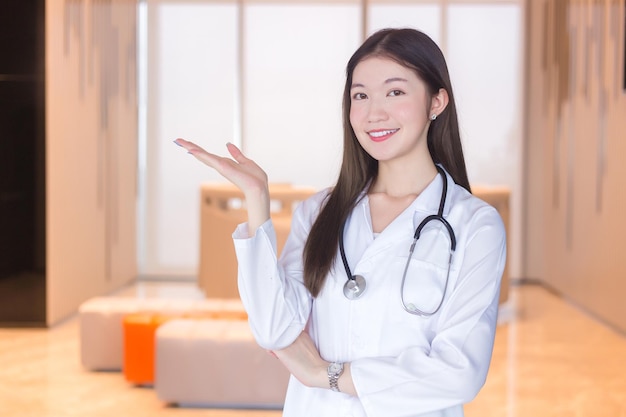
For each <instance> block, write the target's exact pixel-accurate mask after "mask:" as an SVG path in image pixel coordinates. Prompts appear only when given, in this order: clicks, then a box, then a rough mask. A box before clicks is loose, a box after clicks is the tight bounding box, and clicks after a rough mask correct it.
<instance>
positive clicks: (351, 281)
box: [339, 165, 456, 316]
mask: <svg viewBox="0 0 626 417" xmlns="http://www.w3.org/2000/svg"><path fill="white" fill-rule="evenodd" d="M436 168H437V171H438V172H439V174H440V175H441V177H442V179H443V190H442V192H441V199H440V201H439V209H438V210H437V214H431V215H429V216H427V217H426V218H424V219H423V220H422V221H421V222H420V224H419V225H418V226H417V228H416V229H415V233H414V234H413V242H412V243H411V247H410V248H409V256H408V258H407V262H406V265H405V266H404V271H403V273H402V282H401V284H400V301H401V303H402V307H403V308H404V310H406V311H407V312H408V313H410V314H414V315H418V316H432V315H433V314H435V313H437V312H438V311H439V309H440V308H441V306H442V305H443V300H444V299H445V296H446V291H447V288H448V281H449V279H450V268H451V265H452V255H453V253H454V251H455V250H456V236H455V233H454V229H453V228H452V226H451V225H450V223H449V222H448V221H447V220H446V219H445V218H444V217H443V210H444V207H445V204H446V196H447V193H448V178H447V177H446V173H445V171H444V170H443V168H442V167H440V166H439V165H436ZM434 220H436V221H439V222H440V223H441V224H443V225H444V227H445V228H446V230H447V231H448V234H449V236H450V255H449V258H448V271H447V274H446V281H445V284H444V289H443V294H442V296H441V300H440V301H439V304H438V305H437V307H436V308H435V310H433V311H432V312H425V311H422V310H420V309H418V308H417V307H415V306H413V305H411V306H407V304H406V303H405V301H404V283H405V280H406V274H407V271H408V269H409V263H410V261H411V258H412V256H413V251H414V250H415V245H416V244H417V240H418V239H419V237H420V234H421V232H422V230H423V229H424V227H425V226H426V225H427V224H428V223H429V222H431V221H434ZM345 223H346V222H344V224H343V225H342V227H341V229H340V230H339V252H340V255H341V260H342V262H343V266H344V269H345V271H346V275H347V276H348V280H347V281H346V283H345V285H344V290H343V292H344V295H345V296H346V298H348V299H350V300H354V299H357V298H359V297H360V296H361V295H363V293H364V292H365V288H366V281H365V278H363V277H362V276H360V275H352V271H351V270H350V266H349V265H348V260H347V257H346V252H345V247H344V229H345Z"/></svg>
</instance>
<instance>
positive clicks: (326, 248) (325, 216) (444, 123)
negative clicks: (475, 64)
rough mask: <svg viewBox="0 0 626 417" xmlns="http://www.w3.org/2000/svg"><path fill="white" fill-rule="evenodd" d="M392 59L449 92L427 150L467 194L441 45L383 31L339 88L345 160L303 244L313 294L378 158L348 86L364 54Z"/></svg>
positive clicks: (415, 34) (416, 34)
mask: <svg viewBox="0 0 626 417" xmlns="http://www.w3.org/2000/svg"><path fill="white" fill-rule="evenodd" d="M372 56H377V57H384V58H389V59H392V60H394V61H396V62H398V63H399V64H400V65H403V66H405V67H407V68H410V69H412V70H414V71H415V72H416V74H417V75H418V77H419V78H420V79H421V80H422V81H424V83H425V84H426V85H427V88H428V90H429V93H430V94H431V96H434V95H435V94H437V92H439V90H440V89H442V88H443V89H444V90H446V91H447V93H448V99H449V101H448V105H447V106H446V108H445V109H444V111H443V112H442V113H441V114H439V115H438V117H437V119H436V120H434V121H432V122H431V124H430V127H429V129H428V139H427V141H428V150H429V151H430V155H431V157H432V159H433V162H435V163H436V164H441V165H442V166H443V167H444V168H445V169H446V171H448V173H450V175H451V176H452V178H453V179H454V181H455V182H456V183H457V184H459V185H461V186H462V187H463V188H465V189H467V190H468V191H470V192H471V189H470V185H469V181H468V179H467V172H466V169H465V160H464V158H463V149H462V146H461V138H460V135H459V124H458V119H457V113H456V106H455V103H454V95H453V94H452V85H451V83H450V76H449V74H448V67H447V65H446V61H445V58H444V56H443V54H442V52H441V50H440V49H439V47H438V46H437V45H436V44H435V43H434V42H433V41H432V39H430V38H429V37H428V36H427V35H425V34H424V33H422V32H420V31H417V30H414V29H383V30H380V31H378V32H376V33H374V34H373V35H371V36H370V37H369V38H367V40H366V41H365V42H364V43H363V45H361V46H360V47H359V49H357V50H356V52H355V53H354V55H352V57H351V58H350V61H348V65H347V67H346V84H345V87H344V92H343V146H344V151H343V161H342V164H341V170H340V172H339V178H338V180H337V184H336V185H335V187H334V188H333V190H332V191H331V192H330V194H329V196H328V198H327V200H326V202H325V204H324V207H323V208H322V210H321V212H320V214H319V216H318V217H317V219H316V221H315V223H314V224H313V227H312V228H311V231H310V233H309V236H308V238H307V241H306V244H305V246H304V283H305V285H306V287H307V288H308V290H309V291H310V292H311V294H312V295H313V297H317V295H318V294H319V292H320V290H321V289H322V286H323V285H324V281H325V280H326V276H327V275H328V273H329V272H330V269H331V268H332V265H333V263H334V261H335V258H336V256H337V249H338V244H339V232H340V229H341V227H343V224H344V222H345V220H346V218H347V217H348V215H349V213H350V211H351V210H352V209H353V208H354V206H355V204H356V203H357V199H358V197H359V195H360V194H361V192H362V191H363V190H364V189H365V187H366V186H367V185H368V183H371V181H372V179H374V178H375V177H376V175H377V174H378V161H377V160H375V159H374V158H372V157H371V156H370V155H369V154H368V153H367V152H365V150H364V149H363V148H362V147H361V145H360V144H359V142H358V140H357V138H356V136H355V134H354V130H353V129H352V125H351V124H350V106H351V100H350V89H351V86H352V74H353V73H354V69H355V68H356V66H357V65H358V64H359V63H360V62H361V61H363V60H364V59H366V58H369V57H372Z"/></svg>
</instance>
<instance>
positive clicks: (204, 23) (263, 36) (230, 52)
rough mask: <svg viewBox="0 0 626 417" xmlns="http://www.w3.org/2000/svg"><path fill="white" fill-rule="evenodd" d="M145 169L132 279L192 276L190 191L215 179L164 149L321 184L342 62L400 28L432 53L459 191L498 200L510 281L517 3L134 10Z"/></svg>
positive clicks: (195, 213)
mask: <svg viewBox="0 0 626 417" xmlns="http://www.w3.org/2000/svg"><path fill="white" fill-rule="evenodd" d="M146 1H147V5H148V9H149V13H148V27H149V31H148V45H149V59H148V71H147V74H148V113H147V114H148V117H147V140H146V151H147V159H146V166H145V180H144V181H143V182H142V190H143V191H142V196H143V200H142V201H144V205H143V207H142V208H141V211H140V216H139V218H140V221H141V220H142V219H143V220H142V223H141V227H140V234H139V242H140V254H141V255H140V262H139V271H140V274H141V275H150V276H154V275H158V276H162V275H165V276H168V277H190V276H194V275H195V273H196V270H197V265H198V252H199V250H198V247H199V236H198V231H199V186H200V184H201V183H202V182H204V181H214V180H219V178H218V177H217V176H216V174H214V173H213V172H212V171H211V170H209V169H208V168H207V169H205V168H204V167H202V166H201V165H200V164H198V163H197V162H196V161H195V160H191V159H190V157H189V156H188V155H186V154H185V153H184V152H181V151H180V149H178V148H175V146H174V145H172V140H173V139H175V138H176V137H178V136H184V137H187V138H189V139H192V140H195V141H197V142H199V143H200V144H202V145H204V146H205V147H207V148H208V149H211V150H213V151H215V152H217V153H224V150H225V149H224V147H223V145H224V143H225V142H226V141H233V142H235V143H239V144H241V145H242V146H243V149H244V151H245V152H246V153H247V154H248V155H249V156H250V157H252V158H253V159H255V160H256V161H257V162H259V164H260V165H262V166H263V167H264V168H265V169H266V171H267V172H268V174H269V177H270V180H271V181H275V182H291V183H294V184H298V185H307V186H313V187H316V188H320V187H324V186H327V185H331V184H332V183H333V182H334V180H335V176H336V173H337V171H338V167H339V164H340V160H341V135H342V128H341V93H342V88H343V83H344V76H345V75H344V68H345V64H346V63H347V60H348V59H349V57H350V55H351V54H352V53H353V52H354V50H355V49H356V48H357V47H358V45H359V44H360V42H361V41H362V33H363V32H364V31H365V32H366V33H367V34H369V33H371V32H373V31H374V30H376V29H378V28H381V27H386V26H395V27H399V26H411V27H416V28H418V29H421V30H423V31H424V32H426V33H427V34H429V35H430V36H431V37H432V38H433V39H434V40H435V41H436V42H438V43H439V45H440V46H441V48H442V49H443V51H444V53H445V54H446V57H447V59H448V64H449V67H450V73H451V77H452V81H453V86H454V88H455V94H456V97H457V102H458V103H457V104H458V107H459V114H460V122H461V129H462V137H463V141H464V146H465V153H466V160H467V165H468V171H469V176H470V181H471V182H472V183H474V184H480V185H504V186H508V187H510V188H511V190H512V207H511V214H512V219H511V231H510V235H511V236H510V241H511V248H510V250H511V255H512V256H511V264H510V265H509V266H510V271H511V275H512V276H513V277H515V276H517V271H519V251H518V249H517V248H518V247H519V246H520V245H519V243H518V241H519V235H520V228H521V226H520V221H519V218H520V214H519V206H520V202H521V184H520V177H521V176H520V167H521V137H522V132H521V126H522V124H521V121H522V100H521V97H520V91H521V86H522V81H523V73H522V64H521V58H522V53H523V44H522V39H523V33H522V32H523V29H522V20H523V0H510V1H503V0H491V1H480V2H475V3H473V2H471V1H467V0H464V1H461V0H459V1H454V0H447V1H443V0H442V1H436V0H432V1H412V2H409V1H406V0H405V1H382V0H372V1H370V2H369V6H368V9H367V10H366V11H365V16H366V19H365V20H367V23H366V27H365V28H362V24H363V21H364V11H363V10H362V4H361V2H360V1H358V0H352V1H350V0H346V1H341V0H333V1H331V0H326V1H312V0H310V1H304V0H299V1H295V2H269V1H268V2H265V1H261V0H252V1H250V0H248V1H245V2H244V3H243V4H244V6H243V8H242V9H240V8H239V6H237V3H238V2H235V1H231V2H228V1H226V2H224V1H222V2H214V1H210V0H205V1H202V0H194V1H191V2H185V3H180V2H176V1H174V0H170V1H166V0H146Z"/></svg>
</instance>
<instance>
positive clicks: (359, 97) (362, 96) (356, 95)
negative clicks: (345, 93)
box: [352, 93, 367, 100]
mask: <svg viewBox="0 0 626 417" xmlns="http://www.w3.org/2000/svg"><path fill="white" fill-rule="evenodd" d="M366 98H367V94H365V93H354V94H353V95H352V100H365V99H366Z"/></svg>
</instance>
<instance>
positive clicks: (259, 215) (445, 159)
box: [176, 29, 506, 417]
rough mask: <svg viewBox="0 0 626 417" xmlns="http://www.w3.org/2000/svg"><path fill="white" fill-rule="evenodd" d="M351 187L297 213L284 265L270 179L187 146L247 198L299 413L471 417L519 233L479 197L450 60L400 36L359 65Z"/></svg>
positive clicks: (266, 315) (260, 323) (367, 50)
mask: <svg viewBox="0 0 626 417" xmlns="http://www.w3.org/2000/svg"><path fill="white" fill-rule="evenodd" d="M343 120H344V155H343V162H342V167H341V171H340V174H339V178H338V181H337V184H336V185H335V186H334V187H332V188H331V189H327V190H323V191H321V192H319V193H317V194H316V195H314V196H313V197H311V198H310V199H308V200H306V201H305V202H303V203H302V204H301V205H300V206H299V207H298V208H297V209H296V211H295V212H294V216H293V219H292V226H291V232H290V235H289V237H288V240H287V242H286V244H285V247H284V249H283V252H282V255H281V258H280V260H278V261H277V259H276V243H275V241H276V239H275V232H274V229H273V226H272V222H271V220H270V213H269V193H268V185H267V176H266V175H265V172H264V171H263V170H262V169H261V168H260V167H259V166H258V165H256V164H255V163H254V162H253V161H252V160H250V159H248V158H246V157H245V156H244V155H243V154H242V153H241V152H240V150H239V149H237V148H236V147H235V146H234V145H232V144H228V145H227V149H228V151H229V153H230V155H231V156H232V159H231V158H223V157H219V156H216V155H214V154H211V153H208V152H206V151H204V150H203V149H202V148H200V147H198V146H197V145H195V144H193V143H191V142H187V141H185V140H182V139H177V140H176V143H177V144H179V145H181V146H183V147H185V148H186V149H187V150H188V151H189V152H190V153H191V154H192V155H193V156H195V157H196V158H197V159H199V160H200V161H202V162H203V163H205V164H207V165H208V166H210V167H212V168H214V169H216V170H217V171H218V172H219V173H220V174H222V175H223V176H224V177H226V178H227V179H229V180H230V181H232V182H233V183H234V184H235V185H237V186H238V187H239V188H240V189H241V190H242V191H243V193H244V195H245V198H246V202H247V207H248V222H247V223H244V224H242V225H240V226H239V227H238V228H237V230H236V231H235V233H234V235H233V237H234V242H235V248H236V252H237V257H238V262H239V292H240V294H241V298H242V301H243V303H244V305H245V307H246V310H247V311H248V315H249V318H250V325H251V328H252V331H253V333H254V335H255V337H256V340H257V342H258V343H259V344H260V345H261V346H262V347H264V348H266V349H269V350H271V351H272V352H274V353H275V355H276V356H277V357H278V358H279V359H280V360H281V361H282V362H283V363H284V365H285V366H286V367H287V368H288V369H289V371H290V372H291V374H292V377H291V380H290V383H289V389H288V392H287V397H286V400H285V407H284V415H285V416H297V417H302V416H315V417H319V416H369V417H373V416H386V417H390V416H462V415H463V404H464V403H466V402H468V401H470V400H471V399H472V398H474V396H475V395H476V394H477V393H478V391H479V389H480V388H481V387H482V385H483V384H484V381H485V378H486V375H487V370H488V367H489V362H490V359H491V352H492V347H493V339H494V334H495V326H496V316H497V310H498V297H499V286H500V279H501V276H502V272H503V269H504V263H505V258H506V255H505V252H506V248H505V240H506V239H505V232H504V227H503V224H502V221H501V219H500V217H499V215H498V214H497V212H496V211H495V209H493V208H492V207H490V206H489V205H487V204H486V203H484V202H482V201H481V200H479V199H478V198H476V197H474V196H472V195H471V192H470V185H469V182H468V179H467V173H466V170H465V162H464V160H463V152H462V148H461V141H460V138H459V128H458V122H457V116H456V109H455V104H454V97H453V94H452V88H451V84H450V80H449V76H448V71H447V67H446V63H445V59H444V57H443V55H442V53H441V51H440V50H439V48H438V47H437V46H436V45H435V43H434V42H433V41H432V40H431V39H430V38H429V37H428V36H426V35H424V34H423V33H421V32H419V31H415V30H411V29H386V30H382V31H379V32H377V33H375V34H373V35H372V36H371V37H369V38H368V39H367V40H366V41H365V42H364V44H363V45H362V46H361V47H360V48H359V49H358V50H357V51H356V52H355V54H354V55H353V56H352V58H351V59H350V61H349V63H348V66H347V79H346V85H345V90H344V97H343Z"/></svg>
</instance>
